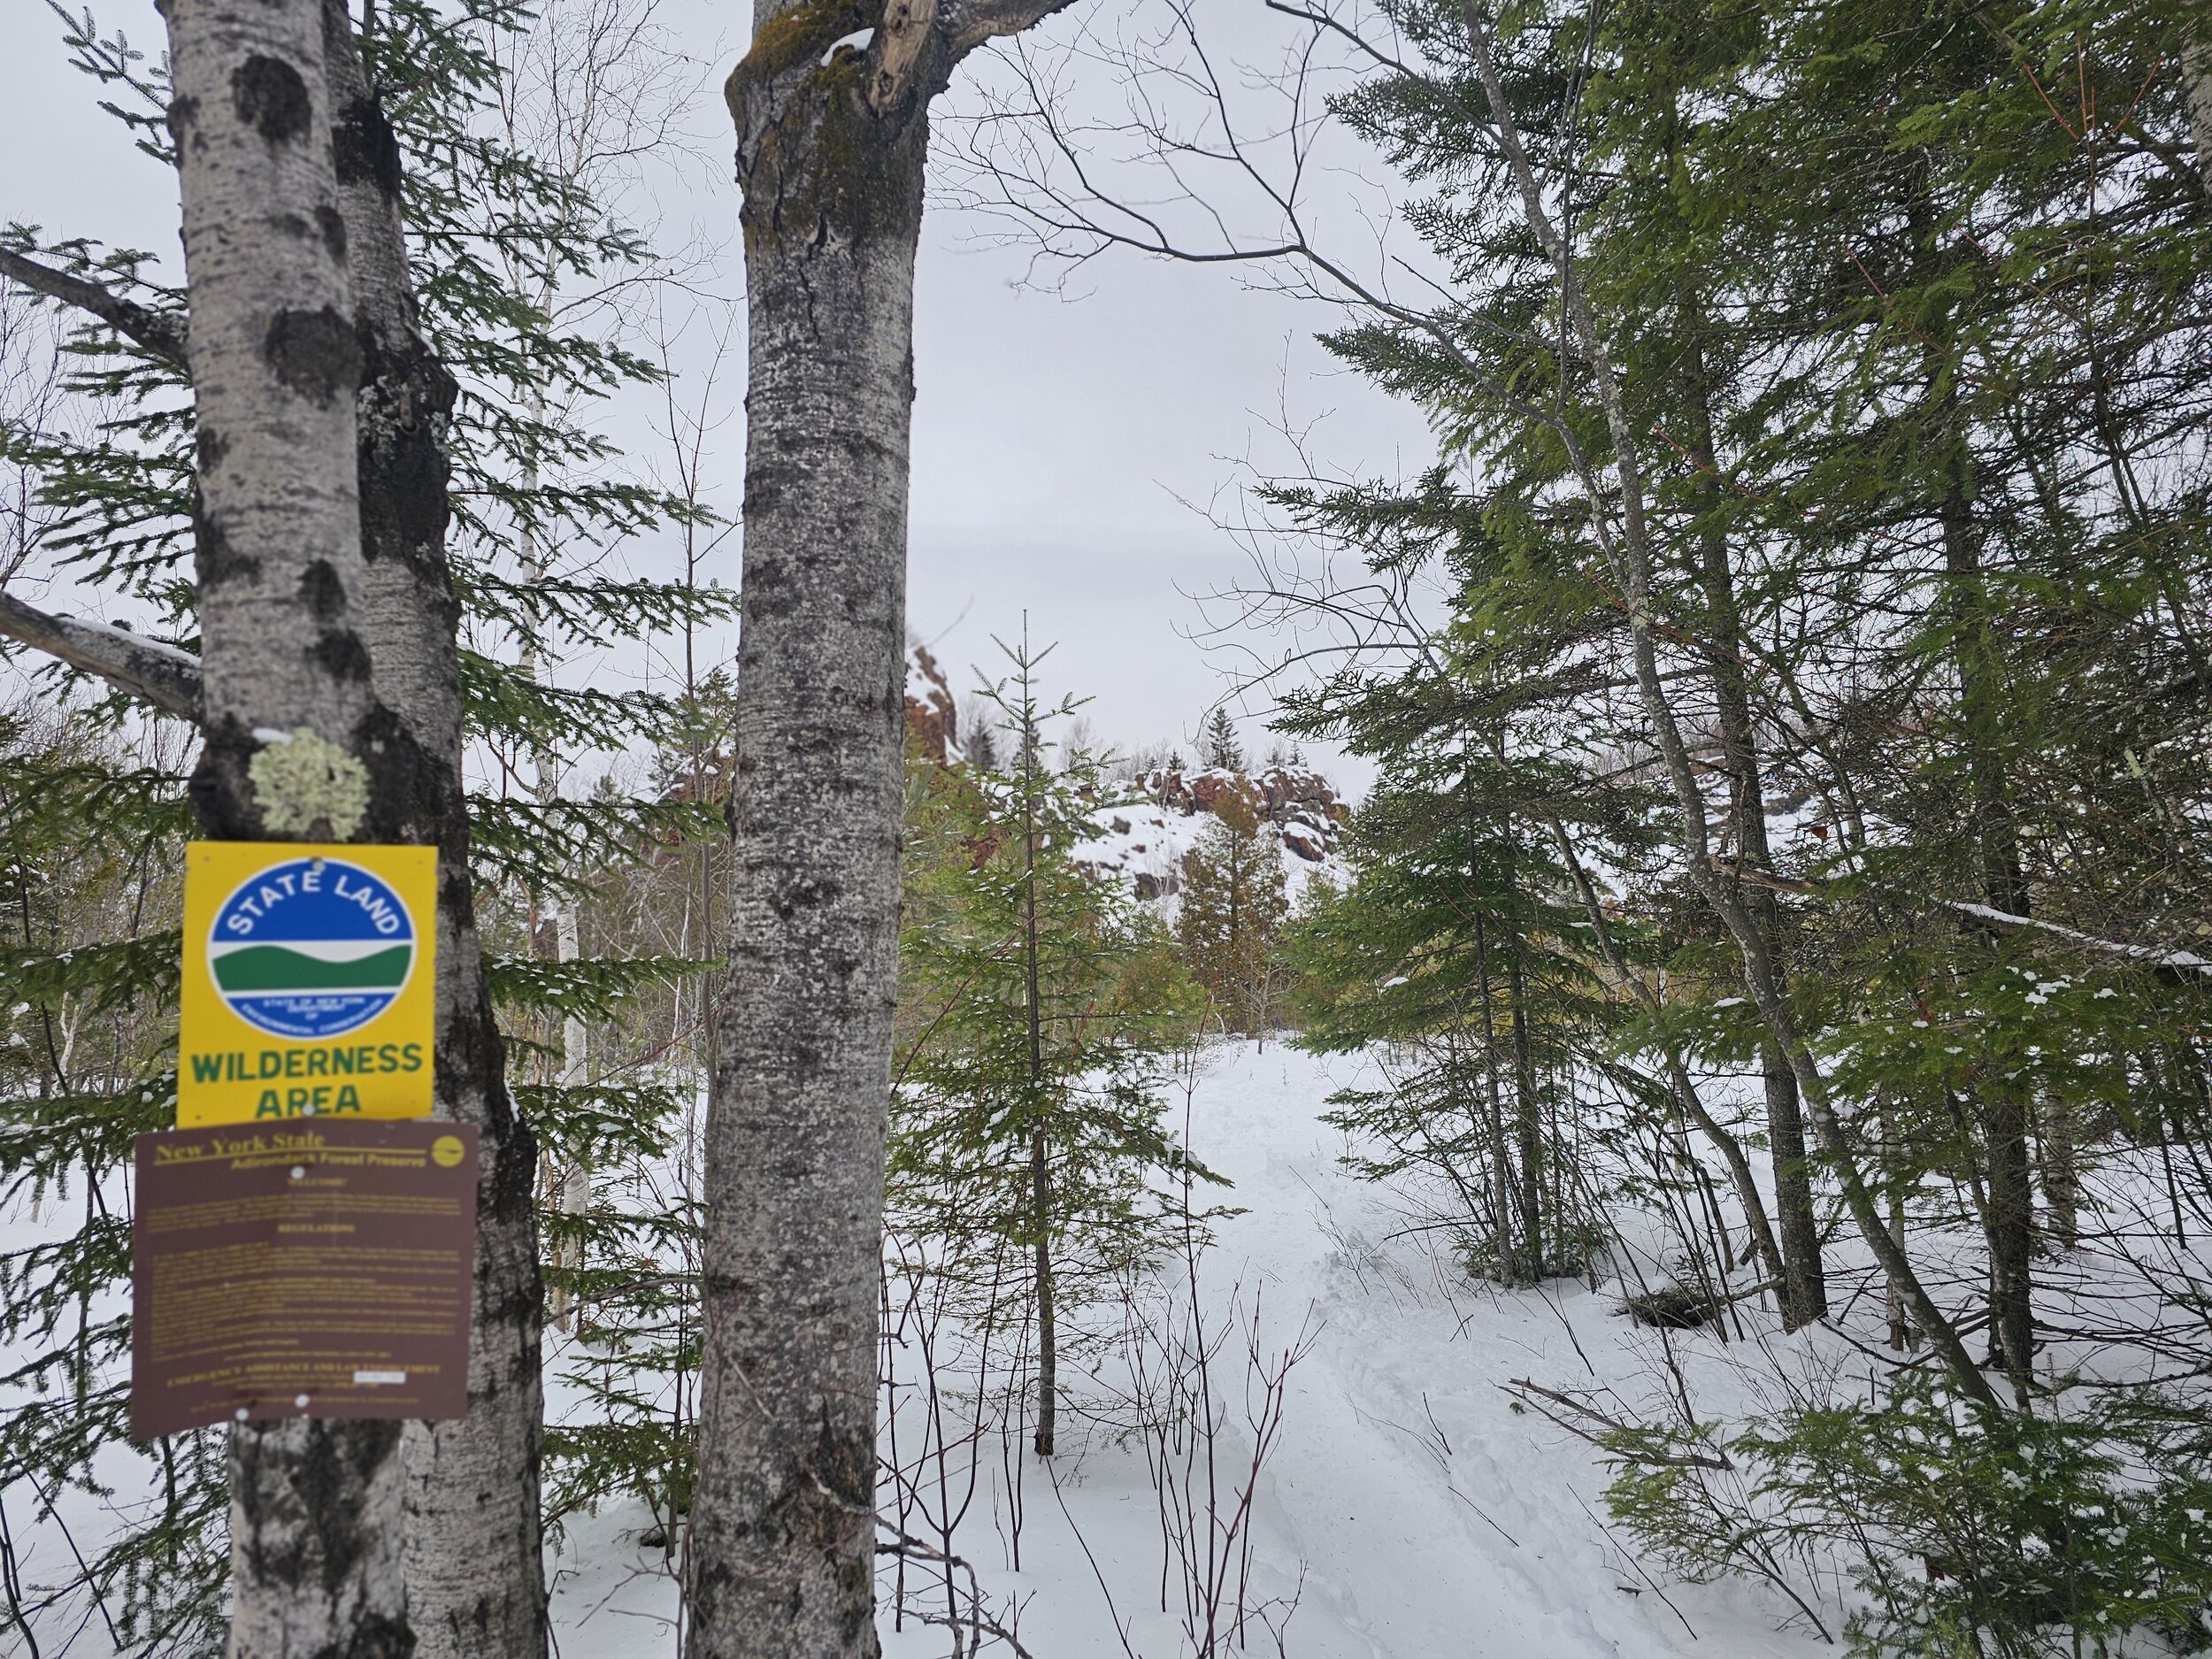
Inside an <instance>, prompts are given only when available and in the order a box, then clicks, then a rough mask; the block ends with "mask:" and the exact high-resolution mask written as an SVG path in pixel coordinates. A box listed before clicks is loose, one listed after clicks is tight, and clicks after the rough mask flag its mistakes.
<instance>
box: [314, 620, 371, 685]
mask: <svg viewBox="0 0 2212 1659" xmlns="http://www.w3.org/2000/svg"><path fill="white" fill-rule="evenodd" d="M310 655H311V656H312V657H313V658H314V660H315V662H316V663H318V664H319V665H320V666H321V667H322V669H323V670H324V672H326V673H327V674H329V675H330V677H331V678H332V679H333V680H351V681H353V682H355V683H356V684H360V685H365V684H367V683H368V679H369V648H368V647H367V646H365V645H364V644H362V643H361V636H360V635H359V634H356V633H355V632H354V631H353V630H352V629H351V628H326V629H325V630H324V631H323V633H322V634H320V635H319V637H318V638H317V639H316V641H315V644H314V648H313V649H312V651H311V653H310Z"/></svg>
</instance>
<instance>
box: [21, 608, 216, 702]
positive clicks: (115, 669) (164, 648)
mask: <svg viewBox="0 0 2212 1659" xmlns="http://www.w3.org/2000/svg"><path fill="white" fill-rule="evenodd" d="M0 635H4V636H5V637H7V638H9V639H12V640H14V641H18V642H19V643H21V644H24V645H28V646H31V647H33V648H35V649H38V650H42V651H44V652H45V653H46V654H47V655H48V656H50V657H58V658H59V659H60V660H61V661H63V662H65V663H67V664H69V665H70V666H71V667H72V668H80V669H82V670H83V671H84V672H86V673H88V674H97V675H99V677H100V678H101V679H103V680H106V681H107V682H108V683H109V684H110V685H111V686H113V687H115V688H116V689H117V690H118V691H120V692H123V693H124V694H126V695H129V696H133V697H136V698H138V699H139V700H140V701H141V702H142V703H151V704H152V705H153V706H154V707H155V708H157V709H159V710H163V711H164V712H165V713H168V714H173V715H177V716H179V717H180V718H183V719H187V720H193V721H196V720H198V719H199V718H200V659H199V658H198V657H195V656H193V655H192V653H191V652H189V651H182V650H179V649H177V648H176V647H175V646H173V645H164V644H163V643H161V641H158V640H142V639H141V638H139V637H138V635H136V634H133V633H131V632H130V631H129V630H128V629H127V628H115V627H110V626H108V625H107V624H106V623H104V622H83V621H80V620H78V619H77V618H74V617H58V616H53V615H51V614H50V613H49V612H47V611H40V610H38V609H36V608H35V607H34V606H31V605H27V604H25V603H23V602H22V601H21V600H20V599H18V598H17V597H15V595H12V594H9V593H4V592H0Z"/></svg>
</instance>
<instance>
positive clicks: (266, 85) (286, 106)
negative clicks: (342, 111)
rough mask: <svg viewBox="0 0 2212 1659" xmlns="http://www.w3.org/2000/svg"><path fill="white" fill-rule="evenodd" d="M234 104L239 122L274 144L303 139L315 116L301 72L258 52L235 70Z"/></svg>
mask: <svg viewBox="0 0 2212 1659" xmlns="http://www.w3.org/2000/svg"><path fill="white" fill-rule="evenodd" d="M230 102H231V107H232V108H233V109H234V110H235V111H237V112H238V119H240V120H242V121H243V122H245V124H246V125H247V126H249V127H252V128H253V129H254V131H256V132H257V133H259V134H261V136H262V137H263V138H264V139H265V140H266V141H267V142H270V143H272V144H280V143H285V142H288V141H290V140H292V139H296V138H297V137H299V136H300V135H301V134H303V133H304V132H306V131H307V128H308V125H309V123H310V121H311V119H313V116H314V105H313V103H312V102H311V100H310V99H309V97H308V96H307V82H305V81H303V80H301V79H300V72H299V71H298V70H296V69H295V68H293V67H292V65H289V64H288V63H286V62H285V61H284V60H283V59H282V58H265V57H264V56H262V55H261V54H260V53H258V52H256V53H255V54H254V55H253V56H252V57H251V58H248V59H246V61H245V62H244V63H242V64H241V65H238V67H237V68H235V69H234V70H232V71H231V73H230ZM173 114H174V106H172V115H173Z"/></svg>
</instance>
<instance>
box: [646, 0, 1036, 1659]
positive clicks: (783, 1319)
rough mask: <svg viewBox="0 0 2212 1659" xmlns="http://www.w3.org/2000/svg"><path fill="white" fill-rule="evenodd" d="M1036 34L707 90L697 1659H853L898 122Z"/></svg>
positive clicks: (793, 62) (899, 659)
mask: <svg viewBox="0 0 2212 1659" xmlns="http://www.w3.org/2000/svg"><path fill="white" fill-rule="evenodd" d="M1054 9H1056V0H944V4H939V0H889V4H884V3H883V0H861V3H859V4H828V5H825V4H808V3H802V4H790V0H757V5H756V10H755V13H754V34H753V43H752V48H751V50H750V51H749V52H748V53H747V55H746V57H745V59H744V61H743V62H742V63H741V64H740V65H738V67H737V69H736V72H735V73H733V74H732V76H731V77H730V81H729V84H728V88H727V96H728V99H729V105H730V112H731V115H732V118H733V120H734V121H735V123H736V127H737V140H738V145H737V168H738V180H739V182H740V183H741V186H742V187H743V189H744V205H743V210H742V213H741V224H742V227H743V232H744V238H745V262H746V273H747V283H746V305H747V318H748V324H749V342H748V345H749V350H748V365H749V377H750V378H749V381H748V391H747V398H746V408H747V416H748V424H747V433H746V461H745V554H744V573H743V594H744V610H743V616H742V622H741V630H742V631H741V635H740V639H739V648H738V650H739V656H738V687H737V696H736V703H735V710H734V715H733V725H734V726H735V731H734V733H733V737H734V741H735V749H736V764H735V768H734V776H733V783H732V788H731V795H730V805H729V817H730V829H731V834H732V838H733V843H734V846H733V858H732V861H731V865H732V879H731V883H730V887H729V904H730V930H731V939H730V948H729V954H728V961H729V970H728V977H727V979H726V983H725V986H724V989H723V994H722V1000H721V1005H720V1008H719V1009H718V1016H717V1033H718V1034H717V1040H716V1064H715V1068H714V1077H713V1087H712V1094H711V1097H710V1106H709V1110H708V1120H707V1134H706V1180H705V1187H706V1200H707V1206H708V1217H707V1226H706V1240H705V1262H704V1278H705V1287H704V1296H705V1313H706V1328H705V1341H704V1349H703V1356H702V1372H703V1376H702V1390H701V1392H702V1411H701V1423H700V1455H699V1479H698V1489H697V1494H696V1497H695V1505H694V1509H693V1515H692V1528H691V1539H690V1545H689V1551H688V1556H687V1570H688V1571H689V1574H690V1579H691V1586H690V1587H691V1608H692V1617H693V1620H694V1624H693V1630H692V1640H691V1647H692V1652H693V1653H694V1654H695V1655H696V1659H736V1656H737V1655H759V1656H760V1659H829V1656H831V1655H839V1656H842V1655H873V1654H875V1653H876V1652H877V1651H878V1650H879V1649H878V1644H877V1640H876V1634H875V1619H874V1609H873V1595H872V1592H873V1578H874V1542H875V1525H874V1510H875V1467H876V1448H875V1435H876V1330H877V1326H876V1320H877V1274H878V1271H879V1268H878V1263H879V1256H880V1253H881V1239H882V1225H883V1157H884V1141H885V1134H886V1118H887V1109H888V1104H889V1094H890V1075H891V1036H892V1025H891V1016H892V999H893V994H894V977H895V954H896V949H897V933H898V896H899V835H900V827H901V812H902V787H901V785H902V779H901V769H902V740H903V733H904V718H905V717H904V708H903V701H902V684H903V680H904V657H905V649H904V647H905V626H906V615H905V611H906V496H907V467H908V462H907V456H908V435H909V430H910V414H911V406H912V402H913V396H914V383H913V375H914V367H913V362H914V359H913V310H914V251H915V244H916V240H917V237H918V234H919V230H920V226H921V213H922V170H923V162H924V157H925V153H926V148H927V143H928V124H927V111H928V106H929V102H930V99H931V98H932V97H933V96H935V95H936V93H937V92H938V91H940V90H941V89H942V88H943V87H944V86H945V84H946V81H947V78H948V77H949V74H950V72H951V68H952V65H954V64H955V63H956V61H957V60H958V59H959V58H960V57H961V56H963V55H964V53H965V52H967V51H968V50H972V49H973V48H974V47H975V46H977V45H979V44H980V43H981V42H983V41H984V40H986V39H988V38H990V37H991V36H992V35H1003V34H1009V33H1011V32H1013V31H1015V30H1017V29H1018V28H1021V27H1025V26H1026V25H1027V24H1028V23H1030V22H1032V21H1033V20H1034V19H1036V18H1038V17H1040V16H1041V15H1043V14H1044V13H1045V12H1049V11H1052V10H1054ZM856 39H864V40H865V41H866V42H867V43H866V45H865V46H864V47H858V46H856V45H855V44H854V43H853V42H855V41H856Z"/></svg>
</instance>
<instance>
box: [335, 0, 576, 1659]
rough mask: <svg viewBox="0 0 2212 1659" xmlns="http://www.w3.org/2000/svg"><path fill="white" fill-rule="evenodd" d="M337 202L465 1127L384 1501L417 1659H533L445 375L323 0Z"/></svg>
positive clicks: (379, 139)
mask: <svg viewBox="0 0 2212 1659" xmlns="http://www.w3.org/2000/svg"><path fill="white" fill-rule="evenodd" d="M323 15H324V22H325V31H326V32H325V50H326V64H327V66H328V73H329V78H330V83H331V88H332V95H333V102H334V112H333V123H334V126H333V131H334V150H335V156H336V168H337V177H338V184H339V198H340V205H341V210H342V212H343V214H344V217H345V222H346V227H347V231H348V236H349V244H350V248H351V255H352V258H351V263H352V268H353V278H354V296H355V302H356V314H357V334H358V337H359V339H360V342H361V344H362V347H363V350H364V354H365V375H364V382H363V386H362V390H361V397H360V403H359V411H360V412H359V434H358V435H359V447H358V451H357V470H358V478H359V487H360V494H361V503H362V505H361V520H362V524H361V539H362V549H363V554H364V572H363V576H364V583H365V599H364V603H363V606H362V610H363V612H364V620H363V633H364V634H365V637H367V638H368V639H369V641H370V655H371V661H372V664H373V682H374V685H375V688H376V692H377V695H378V698H379V700H380V704H381V705H382V706H381V709H380V715H379V722H378V725H379V732H380V738H379V741H378V743H377V746H376V747H377V752H378V757H379V759H378V762H377V764H376V769H375V770H376V781H377V785H378V787H377V789H376V791H375V799H374V802H373V807H372V816H373V818H374V820H375V822H376V829H377V833H378V834H379V835H380V837H381V838H384V839H388V840H393V841H413V842H419V843H429V844H433V845H435V846H436V847H437V848H438V856H439V888H438V985H437V995H438V1000H437V1011H436V1018H437V1038H436V1048H437V1066H436V1091H437V1094H436V1099H437V1111H438V1115H439V1116H441V1117H448V1118H455V1119H457V1120H458V1121H461V1122H464V1123H472V1124H474V1125H477V1126H478V1128H479V1129H480V1131H481V1133H482V1146H483V1148H484V1157H483V1159H482V1163H481V1165H480V1179H479V1186H478V1190H477V1226H476V1285H475V1290H476V1294H475V1305H474V1309H473V1317H472V1321H471V1325H470V1345H469V1413H468V1416H467V1417H465V1418H462V1419H460V1420H458V1421H454V1422H441V1423H417V1424H411V1425H409V1426H408V1431H407V1452H408V1455H407V1470H406V1482H405V1486H404V1494H403V1501H404V1506H405V1519H406V1544H405V1548H406V1578H407V1596H408V1606H409V1611H410V1617H411V1624H412V1625H413V1628H414V1632H415V1636H416V1640H417V1646H416V1648H415V1659H538V1655H542V1654H543V1653H544V1651H545V1646H546V1631H545V1610H544V1609H545V1588H544V1569H543V1564H542V1541H543V1540H542V1535H541V1527H540V1517H539V1508H538V1500H539V1476H538V1452H539V1440H540V1436H541V1429H542V1422H543V1401H542V1390H541V1381H540V1376H539V1347H538V1337H539V1328H540V1306H541V1302H540V1288H539V1281H538V1271H537V1235H536V1222H535V1217H534V1210H533V1207H532V1205H533V1197H534V1183H535V1172H536V1165H537V1155H536V1149H535V1147H534V1143H533V1141H532V1140H531V1137H530V1135H529V1132H528V1130H527V1128H526V1125H523V1124H522V1123H521V1122H520V1121H519V1120H518V1118H517V1117H516V1115H515V1112H514V1110H513V1106H512V1104H511V1102H510V1100H509V1098H508V1094H507V1090H506V1083H505V1071H504V1062H503V1058H502V1055H501V1049H500V1042H499V1035H498V1032H497V1029H496V1027H495V1024H494V1021H493V1017H492V1009H491V1001H490V997H489V995H488V992H487V990H486V988H485V982H484V975H483V964H482V956H481V952H480V948H479V944H478V940H477V933H476V920H475V910H474V898H473V894H472V889H471V886H470V882H469V875H468V870H469V852H468V810H467V801H466V797H465V792H464V787H463V779H462V774H461V741H462V704H461V687H460V664H459V657H458V654H457V640H456V629H457V626H458V623H459V618H460V608H459V605H458V603H457V601H456V599H455V596H454V593H453V584H452V577H451V572H450V569H449V565H448V563H447V559H446V552H445V531H446V526H447V521H448V517H449V513H448V505H447V497H446V488H447V480H448V473H449V466H448V461H447V454H446V423H447V417H448V415H449V411H450V410H451V407H452V403H453V397H454V391H455V388H454V384H453V381H452V379H451V377H450V376H449V374H448V373H446V371H445V369H444V367H443V365H441V364H440V363H439V362H438V361H437V359H436V358H435V357H434V355H433V354H432V353H431V351H430V349H429V348H428V346H427V345H426V343H425V342H424V341H423V339H422V337H421V334H420V330H419V321H418V316H417V309H416V303H415V296H414V292H413V287H412V283H411V279H410V276H409V273H408V265H407V250H406V242H405V238H404V235H403V221H402V218H401V199H400V182H401V180H400V168H399V161H400V157H399V149H398V145H397V142H396V140H395V139H394V137H393V134H392V132H391V128H390V127H389V125H388V123H387V121H386V120H385V118H384V116H383V113H382V111H380V109H379V108H378V106H377V105H376V104H375V102H374V101H373V98H372V97H371V96H370V93H369V88H368V84H367V80H366V77H365V74H364V73H363V69H362V65H361V60H360V56H359V52H358V50H357V43H356V42H355V39H354V36H353V32H352V26H351V22H350V19H349V18H348V16H347V12H346V7H345V5H344V4H343V0H324V11H323Z"/></svg>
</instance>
